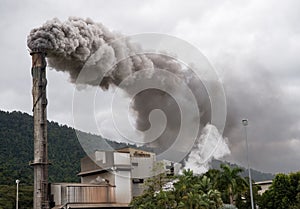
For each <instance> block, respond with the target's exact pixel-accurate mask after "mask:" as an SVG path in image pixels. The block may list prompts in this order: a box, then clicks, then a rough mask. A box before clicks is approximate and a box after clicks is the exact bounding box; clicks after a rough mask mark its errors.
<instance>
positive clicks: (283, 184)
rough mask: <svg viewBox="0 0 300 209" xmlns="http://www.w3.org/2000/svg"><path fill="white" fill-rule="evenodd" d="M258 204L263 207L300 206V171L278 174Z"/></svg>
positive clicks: (291, 208)
mask: <svg viewBox="0 0 300 209" xmlns="http://www.w3.org/2000/svg"><path fill="white" fill-rule="evenodd" d="M258 204H259V206H260V208H263V209H271V208H272V209H273V208H276V209H284V208H285V209H286V208H289V209H296V208H300V207H299V206H300V172H297V173H291V174H277V175H276V176H275V179H274V180H273V182H272V185H271V187H270V189H269V190H267V191H266V192H265V193H264V194H263V195H262V197H261V200H260V201H259V203H258Z"/></svg>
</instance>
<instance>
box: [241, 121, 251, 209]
mask: <svg viewBox="0 0 300 209" xmlns="http://www.w3.org/2000/svg"><path fill="white" fill-rule="evenodd" d="M242 124H243V126H244V130H245V140H246V149H247V164H248V175H249V187H250V198H251V208H252V209H254V202H253V192H252V178H251V170H250V164H249V151H248V137H247V125H248V119H243V120H242Z"/></svg>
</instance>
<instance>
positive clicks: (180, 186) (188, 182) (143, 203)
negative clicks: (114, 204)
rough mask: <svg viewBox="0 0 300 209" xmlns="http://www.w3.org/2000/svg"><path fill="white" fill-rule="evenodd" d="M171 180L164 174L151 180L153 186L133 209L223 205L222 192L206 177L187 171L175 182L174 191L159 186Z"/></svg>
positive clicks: (201, 208) (206, 208)
mask: <svg viewBox="0 0 300 209" xmlns="http://www.w3.org/2000/svg"><path fill="white" fill-rule="evenodd" d="M170 180H171V179H169V177H167V176H166V175H164V174H163V175H161V174H160V175H159V176H155V177H153V178H150V179H149V181H148V183H147V184H148V185H149V184H150V185H153V186H150V187H149V186H148V187H147V189H146V190H145V192H144V194H143V195H142V196H140V197H136V198H135V199H134V200H133V201H132V203H131V205H132V208H133V209H137V208H139V209H143V208H145V209H146V208H147V209H148V208H149V209H151V208H153V209H154V208H161V209H165V208H176V209H179V208H182V209H183V208H184V209H185V208H195V209H196V208H198V209H218V208H219V207H220V206H222V204H223V202H222V199H221V194H220V192H219V191H217V190H216V189H215V188H214V185H213V183H212V182H211V181H210V179H209V178H208V177H207V176H206V175H202V176H195V175H193V172H192V171H190V170H185V171H184V172H183V175H180V176H178V177H177V178H176V180H173V188H172V189H168V190H165V189H163V185H164V184H159V183H160V182H168V181H170ZM157 185H159V186H158V187H157ZM154 188H155V189H154Z"/></svg>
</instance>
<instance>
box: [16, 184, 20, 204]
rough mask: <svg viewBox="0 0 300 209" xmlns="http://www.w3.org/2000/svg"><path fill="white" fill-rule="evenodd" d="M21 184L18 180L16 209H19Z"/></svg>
mask: <svg viewBox="0 0 300 209" xmlns="http://www.w3.org/2000/svg"><path fill="white" fill-rule="evenodd" d="M19 183H20V180H19V179H17V180H16V184H17V194H16V209H19Z"/></svg>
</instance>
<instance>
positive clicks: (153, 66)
mask: <svg viewBox="0 0 300 209" xmlns="http://www.w3.org/2000/svg"><path fill="white" fill-rule="evenodd" d="M27 44H28V47H29V48H30V49H31V50H43V51H45V52H47V59H48V63H49V65H50V66H51V67H53V68H55V69H56V70H58V71H64V72H67V73H68V74H69V75H70V78H71V81H72V82H75V81H76V79H77V78H78V75H79V73H80V71H81V69H82V68H83V66H84V65H86V62H87V60H89V62H90V63H91V66H94V67H91V71H90V72H91V74H92V75H95V76H94V79H89V80H88V81H87V82H86V83H87V84H89V85H99V86H100V87H102V88H104V89H108V88H109V87H110V86H112V85H113V86H118V85H119V84H120V82H121V81H123V80H124V79H125V78H126V77H127V76H129V75H132V74H133V73H134V72H136V71H139V70H142V69H147V70H148V71H149V75H151V71H153V70H157V69H164V70H168V71H169V72H172V73H173V74H176V75H178V77H180V78H182V80H183V82H187V84H188V86H189V87H190V88H191V90H192V91H193V93H194V94H195V95H196V98H197V102H198V106H199V110H200V115H201V116H202V117H201V121H202V123H201V124H202V126H203V125H205V124H206V123H207V122H209V121H210V114H209V113H210V111H209V110H210V102H209V99H208V95H207V92H206V91H205V88H204V87H203V86H202V84H201V81H200V80H199V79H197V78H196V77H195V76H193V73H192V72H190V71H189V70H183V69H182V65H181V64H180V63H178V62H177V61H175V60H174V59H172V58H170V57H168V56H163V55H155V54H148V55H140V54H136V53H135V52H136V49H137V47H138V46H136V45H134V44H132V43H130V42H129V41H128V40H127V39H124V38H123V37H122V35H120V34H118V33H113V32H111V31H109V30H108V29H107V28H106V27H105V26H103V25H102V24H100V23H94V22H93V21H92V20H90V19H86V20H84V19H81V18H75V17H73V18H69V19H68V20H67V21H65V22H61V21H60V20H58V19H53V20H50V21H47V22H46V23H45V24H44V25H43V26H41V27H39V28H36V29H33V30H32V31H31V32H30V34H29V36H28V40H27ZM125 58H126V59H125ZM117 60H122V61H121V62H119V63H117V64H115V63H116V61H117ZM109 66H114V67H113V68H112V69H111V70H110V71H109V73H107V74H106V75H105V76H104V79H103V80H102V82H101V83H100V84H99V83H98V82H97V80H98V79H97V78H99V77H97V76H99V75H102V74H103V72H104V70H106V69H107V68H108V67H109ZM186 74H189V79H187V78H186V76H185V75H186ZM161 82H162V83H163V82H164V81H161ZM174 82H176V81H174ZM166 85H170V88H172V84H166ZM127 93H129V94H130V92H127ZM186 105H187V106H188V105H189V101H187V102H186ZM132 108H133V110H134V111H135V112H136V115H137V121H136V124H137V128H138V129H139V130H142V131H144V130H147V129H148V128H149V127H150V123H149V121H148V117H149V113H150V112H151V111H152V110H153V109H161V110H162V111H164V113H165V115H166V117H167V121H168V123H167V126H166V129H165V131H164V132H163V134H162V135H161V136H160V137H159V138H158V139H157V140H156V141H155V142H154V143H152V145H158V144H159V148H160V149H161V151H164V150H165V149H166V148H168V147H169V146H170V145H171V144H172V142H173V140H174V139H175V138H176V136H177V134H178V131H179V129H180V118H181V116H180V109H179V107H178V105H177V103H176V101H174V99H173V98H172V97H171V96H170V95H169V94H167V93H165V92H163V91H160V90H157V89H147V90H145V91H142V92H140V93H139V94H138V95H136V96H135V99H134V102H133V104H132ZM191 122H193V121H192V119H191ZM200 129H201V127H199V130H200ZM199 133H200V132H199Z"/></svg>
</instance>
